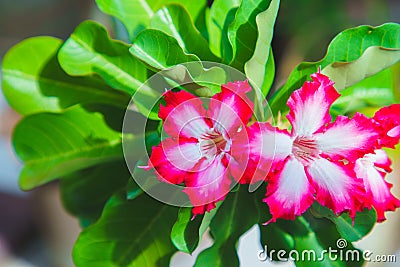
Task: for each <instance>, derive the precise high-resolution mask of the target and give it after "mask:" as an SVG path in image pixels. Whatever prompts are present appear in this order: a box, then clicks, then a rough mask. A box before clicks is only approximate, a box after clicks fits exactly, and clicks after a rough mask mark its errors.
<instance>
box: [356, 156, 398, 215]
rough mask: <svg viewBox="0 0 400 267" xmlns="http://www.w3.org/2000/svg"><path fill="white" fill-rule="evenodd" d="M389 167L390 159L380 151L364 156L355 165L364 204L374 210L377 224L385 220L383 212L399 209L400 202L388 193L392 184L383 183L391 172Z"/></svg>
mask: <svg viewBox="0 0 400 267" xmlns="http://www.w3.org/2000/svg"><path fill="white" fill-rule="evenodd" d="M390 165H391V161H390V159H389V158H388V156H387V154H386V152H385V151H383V150H381V149H378V150H376V151H375V152H374V153H372V154H366V155H365V156H364V157H362V158H360V159H358V160H357V161H356V164H355V172H356V174H357V177H358V178H360V179H362V180H363V182H364V186H365V191H366V201H365V204H366V206H367V207H374V208H375V210H376V214H377V220H378V222H382V221H384V220H386V218H385V211H394V210H395V209H396V208H398V207H400V200H399V199H397V198H396V197H395V196H393V195H392V193H391V192H390V188H391V187H392V184H389V183H388V182H386V181H385V176H386V174H387V173H389V172H391V167H390Z"/></svg>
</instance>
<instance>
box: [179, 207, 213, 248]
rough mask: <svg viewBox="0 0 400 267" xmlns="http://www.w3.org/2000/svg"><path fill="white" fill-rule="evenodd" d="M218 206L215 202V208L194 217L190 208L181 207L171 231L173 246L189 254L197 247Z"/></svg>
mask: <svg viewBox="0 0 400 267" xmlns="http://www.w3.org/2000/svg"><path fill="white" fill-rule="evenodd" d="M219 207H220V203H218V204H217V207H216V208H215V209H213V210H211V211H210V212H207V213H205V214H204V215H197V216H196V217H195V218H194V219H193V214H192V208H181V209H180V210H179V213H178V219H177V221H176V223H175V224H174V227H173V228H172V231H171V240H172V243H174V245H175V247H176V248H177V249H178V250H180V251H183V252H185V253H189V254H191V253H192V252H193V251H194V250H195V249H196V248H197V245H198V244H199V242H200V240H201V238H202V237H203V235H204V233H205V231H206V230H207V228H208V227H209V225H210V222H211V219H212V218H213V217H214V216H215V214H216V213H217V211H218V208H219Z"/></svg>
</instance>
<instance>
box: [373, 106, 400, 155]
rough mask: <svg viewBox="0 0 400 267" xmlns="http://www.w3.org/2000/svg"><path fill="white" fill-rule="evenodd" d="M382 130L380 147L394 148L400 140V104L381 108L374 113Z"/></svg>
mask: <svg viewBox="0 0 400 267" xmlns="http://www.w3.org/2000/svg"><path fill="white" fill-rule="evenodd" d="M374 120H375V121H376V122H377V123H378V128H379V130H380V136H379V145H380V147H390V148H394V146H395V145H397V144H398V143H399V140H400V104H393V105H391V106H388V107H384V108H381V109H380V110H378V111H377V112H376V113H375V115H374Z"/></svg>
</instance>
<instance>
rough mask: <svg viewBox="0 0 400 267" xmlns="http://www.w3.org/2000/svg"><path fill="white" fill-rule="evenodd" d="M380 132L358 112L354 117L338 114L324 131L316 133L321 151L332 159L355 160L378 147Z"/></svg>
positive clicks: (315, 136)
mask: <svg viewBox="0 0 400 267" xmlns="http://www.w3.org/2000/svg"><path fill="white" fill-rule="evenodd" d="M377 136H378V134H377V132H376V130H375V128H374V126H373V124H372V122H371V120H370V119H368V118H367V117H365V116H364V115H362V114H360V113H356V114H355V115H354V117H353V118H352V119H349V118H347V117H344V116H338V117H337V119H336V121H335V122H334V123H332V124H330V125H328V126H327V127H326V128H325V129H324V130H323V131H322V132H319V133H316V134H315V135H314V138H315V140H316V141H317V144H318V147H319V149H320V150H321V153H323V154H324V155H326V156H327V157H329V158H332V159H335V160H336V159H343V158H344V159H346V160H349V161H352V162H354V161H355V160H357V159H358V158H360V157H362V156H364V155H365V154H367V153H370V152H373V151H374V149H375V147H376V138H377Z"/></svg>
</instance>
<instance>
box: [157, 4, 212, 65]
mask: <svg viewBox="0 0 400 267" xmlns="http://www.w3.org/2000/svg"><path fill="white" fill-rule="evenodd" d="M150 27H151V28H154V29H157V30H160V31H163V32H165V33H167V34H169V35H171V36H173V37H174V38H175V39H176V40H177V41H178V43H179V45H180V46H181V47H182V48H183V49H184V51H185V52H186V53H191V54H195V55H197V56H198V57H199V58H200V59H202V60H207V61H219V59H218V57H216V56H215V55H214V54H213V53H211V51H210V49H209V47H208V43H207V41H206V40H205V39H204V38H203V36H202V35H201V34H200V32H199V31H198V30H197V29H196V28H195V26H194V25H193V21H192V20H191V18H190V16H189V14H188V13H187V11H186V10H185V9H184V8H183V7H182V6H181V5H177V4H170V5H167V6H165V7H163V8H161V9H160V10H158V11H157V12H156V13H155V14H154V16H153V18H152V20H151V21H150Z"/></svg>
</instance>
